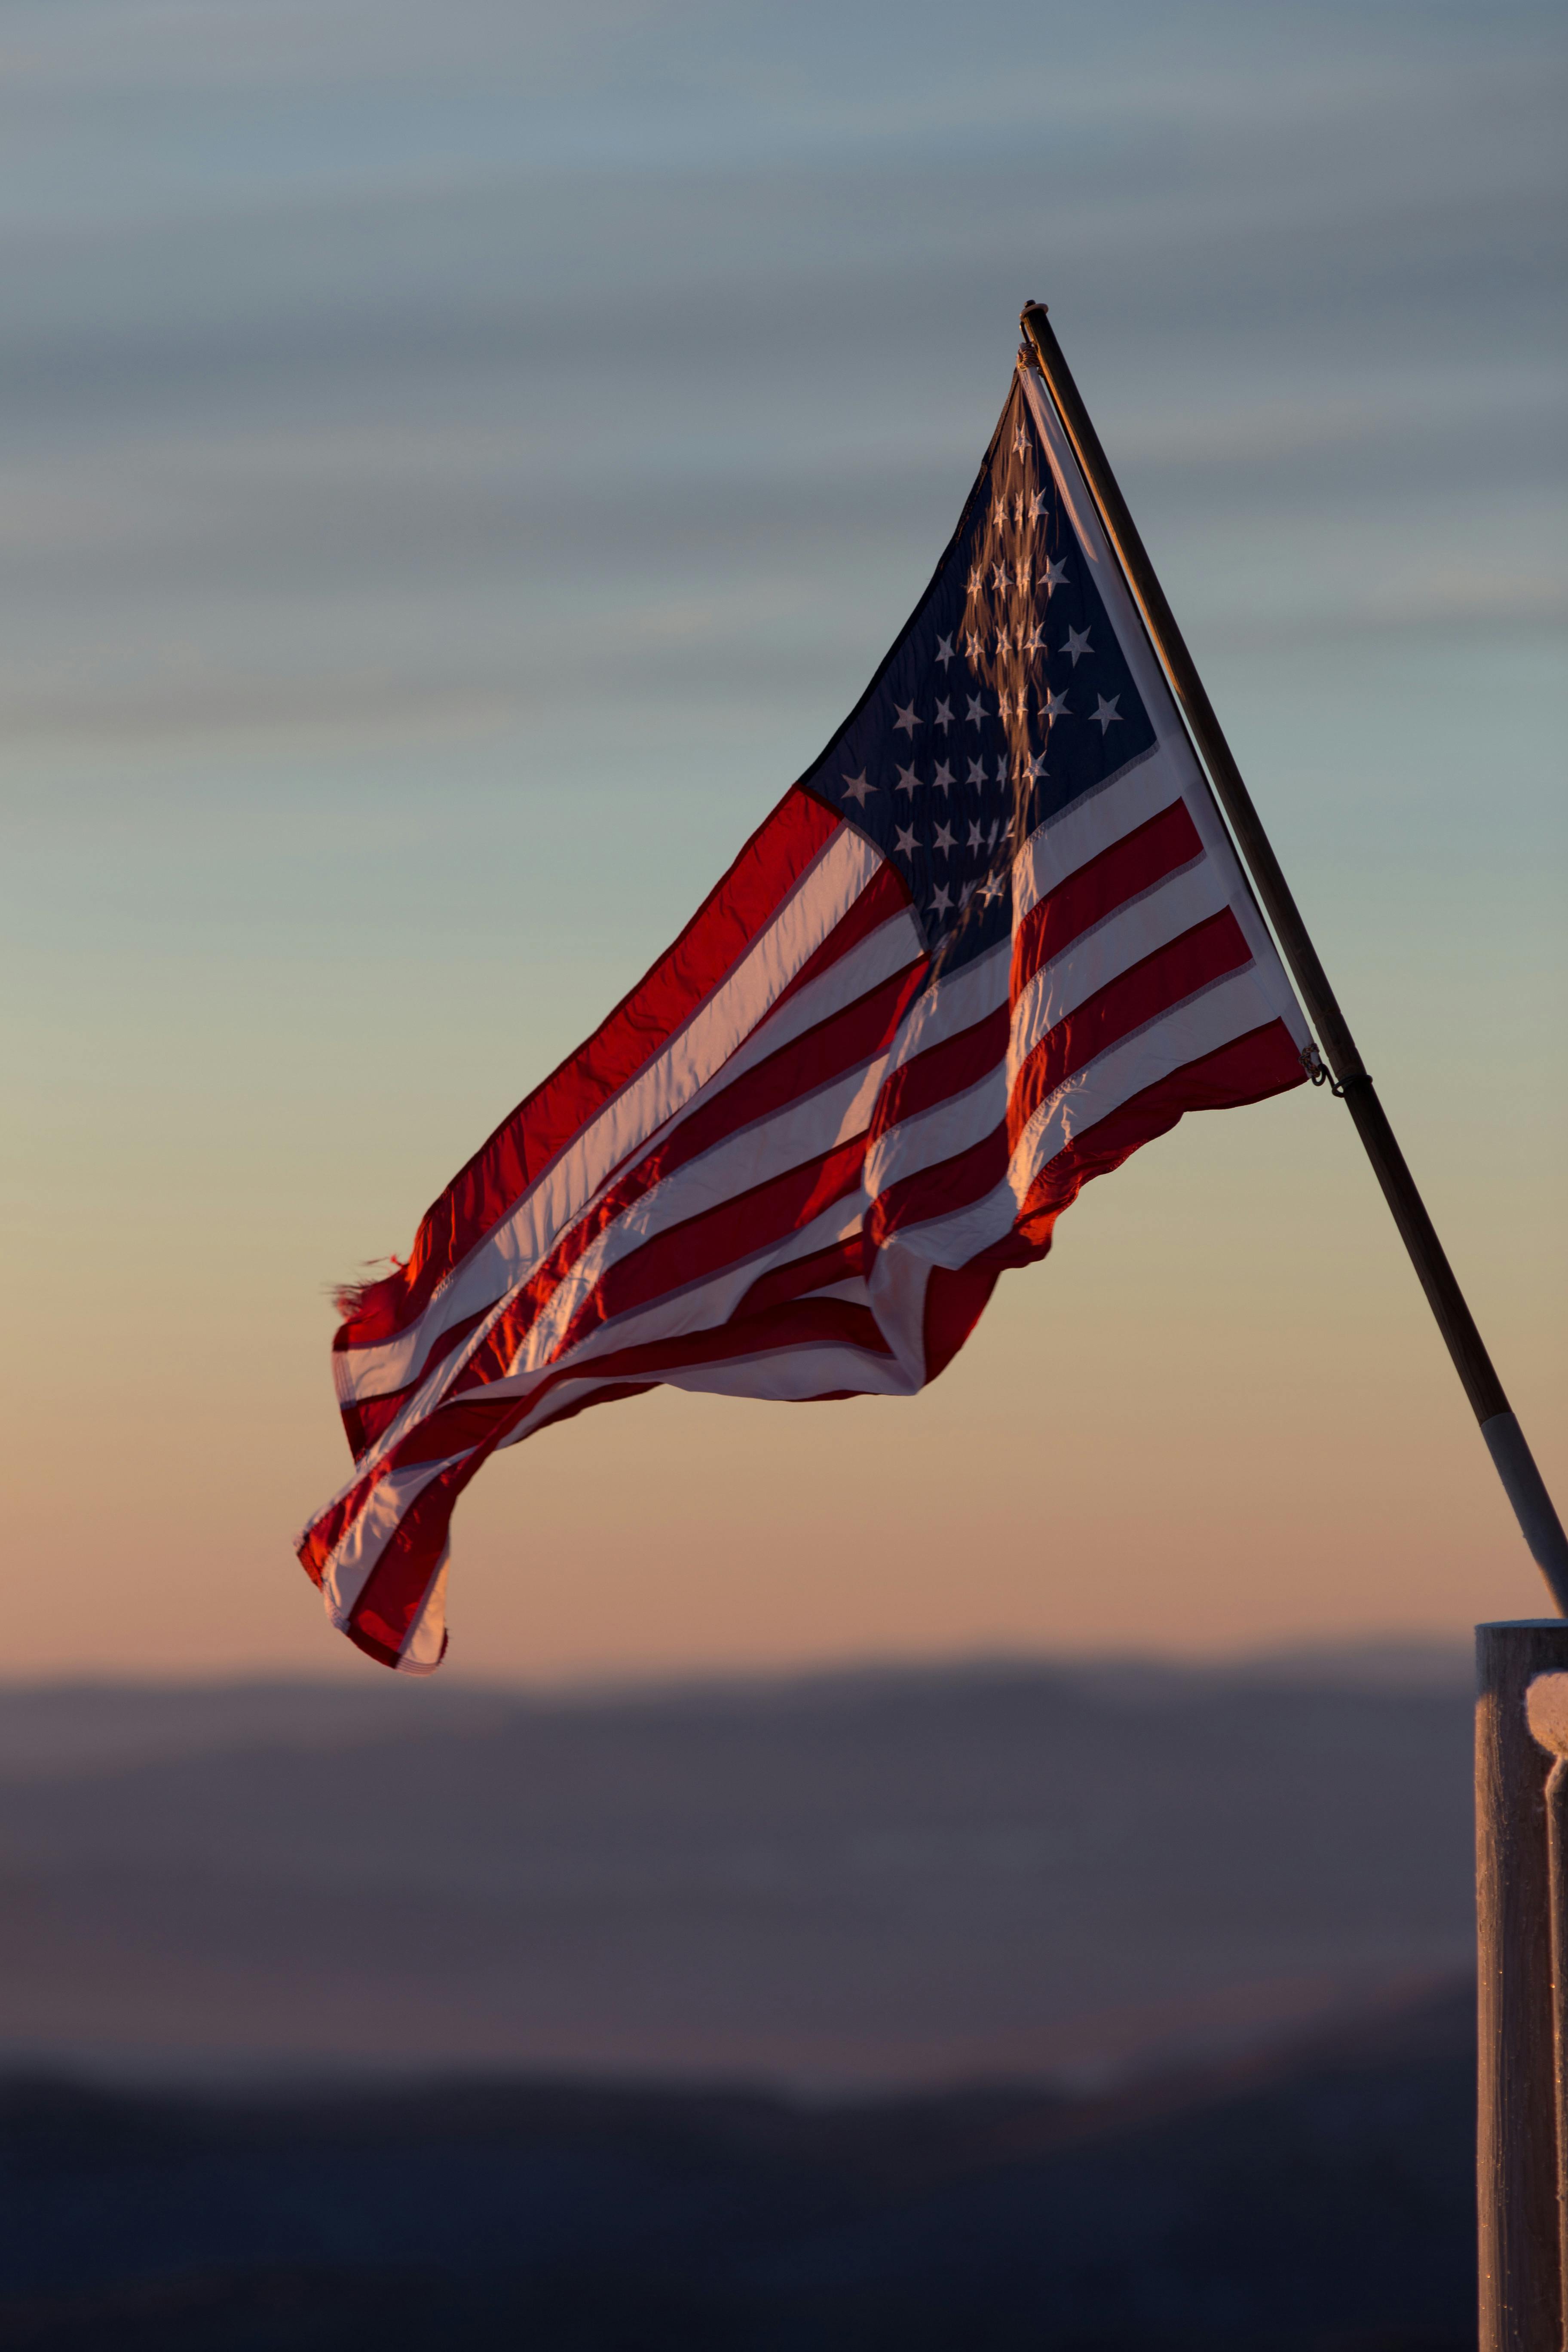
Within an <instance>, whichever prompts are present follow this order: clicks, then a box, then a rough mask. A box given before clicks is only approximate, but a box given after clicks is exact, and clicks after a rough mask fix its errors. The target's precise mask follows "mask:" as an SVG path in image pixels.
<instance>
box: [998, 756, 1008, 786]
mask: <svg viewBox="0 0 1568 2352" xmlns="http://www.w3.org/2000/svg"><path fill="white" fill-rule="evenodd" d="M996 781H997V782H998V783H999V784H1005V782H1006V781H1007V762H1006V761H1005V760H998V761H997V762H996Z"/></svg>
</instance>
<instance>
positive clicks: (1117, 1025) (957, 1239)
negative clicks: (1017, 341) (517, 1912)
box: [299, 360, 1308, 1673]
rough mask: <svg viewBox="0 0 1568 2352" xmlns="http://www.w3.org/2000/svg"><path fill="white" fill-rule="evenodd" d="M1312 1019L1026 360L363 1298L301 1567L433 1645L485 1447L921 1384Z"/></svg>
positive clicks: (429, 1649) (1296, 1081)
mask: <svg viewBox="0 0 1568 2352" xmlns="http://www.w3.org/2000/svg"><path fill="white" fill-rule="evenodd" d="M1307 1042H1308V1031H1307V1027H1306V1024H1305V1021H1304V1020H1303V1018H1302V1015H1301V1013H1300V1008H1299V1006H1298V1004H1297V1003H1296V999H1295V996H1294V993H1293V992H1292V990H1291V988H1290V984H1289V981H1288V980H1287V978H1286V976H1285V973H1284V971H1283V969H1282V967H1281V965H1280V963H1279V958H1278V956H1277V954H1276V953H1275V950H1274V948H1273V945H1272V943H1271V941H1270V940H1269V937H1268V931H1267V929H1266V928H1265V926H1264V923H1263V920H1262V918H1261V916H1260V915H1259V914H1258V909H1257V907H1256V905H1255V903H1254V901H1253V898H1252V896H1251V893H1250V890H1249V889H1248V887H1247V882H1246V879H1245V877H1244V876H1243V874H1242V872H1241V869H1240V867H1239V865H1238V864H1237V858H1236V856H1235V853H1234V851H1233V850H1232V848H1231V845H1230V841H1229V837H1228V835H1227V834H1226V830H1225V827H1224V824H1223V823H1222V821H1221V819H1220V816H1219V814H1218V812H1217V810H1216V808H1215V804H1214V802H1213V800H1212V797H1211V795H1210V793H1209V789H1208V786H1207V784H1206V782H1205V779H1204V777H1203V774H1202V772H1201V770H1200V768H1199V766H1198V763H1197V761H1196V759H1195V757H1194V753H1193V751H1192V749H1191V746H1190V744H1189V742H1188V740H1187V737H1186V734H1185V732H1184V729H1183V727H1182V724H1181V721H1180V719H1179V717H1178V715H1177V712H1176V709H1175V706H1174V704H1173V699H1172V698H1171V694H1170V691H1169V688H1168V687H1167V686H1166V683H1165V680H1164V678H1163V674H1162V672H1161V671H1160V669H1159V667H1158V664H1157V662H1156V661H1155V658H1154V656H1153V654H1152V651H1151V649H1150V647H1149V645H1148V641H1147V639H1146V637H1145V636H1144V634H1143V632H1142V626H1141V625H1140V623H1139V621H1138V618H1137V615H1136V613H1135V611H1134V609H1133V606H1132V604H1131V597H1130V595H1129V593H1128V591H1127V588H1126V584H1125V583H1124V581H1123V579H1122V577H1121V572H1120V570H1119V568H1118V567H1117V565H1116V562H1115V560H1114V557H1113V556H1112V554H1111V552H1110V549H1109V547H1108V546H1107V544H1106V542H1105V540H1104V537H1103V534H1102V532H1101V530H1100V524H1099V520H1098V517H1097V515H1096V513H1095V510H1094V508H1093V506H1092V502H1091V501H1090V499H1089V496H1088V493H1087V491H1086V489H1085V487H1084V484H1083V480H1082V478H1081V476H1080V475H1079V471H1078V468H1077V466H1076V463H1075V461H1074V459H1073V457H1072V453H1071V449H1070V446H1069V445H1068V442H1067V440H1066V437H1065V436H1064V435H1063V433H1062V430H1061V427H1060V425H1059V422H1058V419H1057V416H1056V414H1055V411H1054V409H1053V408H1052V405H1051V404H1050V400H1049V397H1048V395H1047V392H1046V390H1045V386H1044V384H1043V383H1042V381H1041V379H1040V377H1039V376H1038V375H1037V373H1035V372H1034V371H1033V369H1032V368H1030V367H1029V366H1027V365H1026V363H1025V362H1023V361H1022V360H1020V362H1019V365H1018V368H1017V371H1016V375H1015V378H1014V382H1013V385H1012V389H1011V391H1010V394H1009V396H1008V399H1007V403H1006V405H1005V408H1004V410H1003V413H1002V417H1001V421H1000V423H999V424H998V425H997V428H996V432H995V434H994V437H993V439H992V443H991V446H990V448H989V449H988V451H987V452H986V456H985V459H984V464H983V466H982V467H981V470H980V473H979V476H978V478H977V479H976V481H975V484H974V487H973V490H972V491H971V493H970V496H969V499H968V501H967V503H966V505H965V507H964V510H963V517H962V519H961V520H960V523H959V526H958V529H957V530H956V531H955V533H954V535H953V537H952V541H951V542H950V543H949V546H948V548H947V551H946V552H945V553H944V555H943V557H942V562H941V563H940V564H939V565H938V567H937V571H936V573H935V575H934V577H933V579H932V581H931V585H930V587H929V588H928V589H927V591H926V593H925V594H924V595H923V597H922V598H921V602H920V604H918V606H917V607H916V609H915V612H914V614H913V615H912V616H911V618H910V621H909V622H908V623H907V625H905V627H904V629H903V630H902V631H901V633H900V635H899V637H898V638H897V640H896V642H895V643H894V645H893V647H892V649H891V651H890V652H889V655H888V656H887V658H886V660H885V661H884V662H883V663H882V666H881V667H880V668H879V671H878V672H877V675H876V677H874V678H873V680H872V682H871V684H870V686H869V687H868V688H867V690H866V693H865V694H864V695H863V697H862V698H861V700H860V702H859V703H858V706H857V708H856V709H855V710H854V712H853V713H852V714H851V716H850V718H849V719H848V720H847V722H846V724H845V725H844V726H843V727H842V728H841V729H840V730H838V732H837V734H836V735H835V737H834V738H833V740H832V742H831V743H830V744H829V745H828V747H827V749H826V751H825V752H824V753H823V754H822V756H821V758H820V759H819V760H817V761H816V763H815V764H814V766H813V767H812V768H811V769H810V770H808V772H806V774H805V776H803V777H802V778H801V780H800V782H798V783H796V784H795V785H794V786H793V787H792V788H791V790H790V791H789V792H788V793H786V794H785V795H784V800H783V801H782V802H781V803H779V805H778V807H777V808H775V809H774V810H773V814H771V815H770V816H768V817H767V818H766V819H765V820H764V822H763V824H762V825H761V826H760V827H759V829H758V830H757V832H756V833H755V834H754V835H752V839H751V840H750V841H749V842H748V843H747V844H746V845H745V847H744V848H743V849H742V852H741V854H740V856H738V857H737V858H736V860H735V862H734V864H733V865H732V866H731V868H730V871H729V872H728V873H727V874H726V875H725V876H724V877H723V879H722V880H721V882H720V884H719V885H718V887H717V888H716V889H715V890H714V891H713V892H712V893H711V895H710V897H709V898H708V899H707V900H706V901H705V903H704V904H703V906H702V907H701V908H700V909H699V911H698V913H697V914H696V915H695V916H694V917H693V918H692V919H691V921H690V922H689V924H688V925H687V928H686V929H685V930H684V931H683V932H682V933H681V935H680V937H679V939H678V940H676V942H675V944H674V946H673V947H672V948H670V950H668V953H667V954H666V955H664V956H663V957H661V958H660V960H659V961H658V963H657V964H656V965H655V966H654V968H653V970H652V971H650V972H649V973H648V974H647V977H646V978H645V979H644V980H643V981H641V982H639V983H638V985H637V987H636V988H635V989H633V990H632V992H631V993H630V994H629V995H628V996H627V997H626V999H625V1000H624V1002H623V1003H620V1004H619V1005H617V1007H616V1010H615V1011H614V1012H613V1013H611V1014H610V1016H609V1018H608V1019H607V1020H606V1021H605V1023H604V1024H603V1025H602V1026H601V1027H600V1028H599V1029H598V1030H596V1031H595V1034H594V1035H593V1036H592V1037H591V1038H589V1040H588V1041H587V1043H586V1044H585V1045H583V1046H582V1047H581V1048H580V1049H579V1050H578V1052H577V1053H575V1054H574V1055H572V1056H571V1057H570V1059H569V1060H568V1061H566V1062H564V1063H563V1065H562V1066H561V1067H560V1068H559V1069H558V1070H557V1071H555V1073H554V1074H553V1076H551V1077H549V1078H547V1079H546V1080H545V1082H544V1083H543V1085H542V1086H541V1087H538V1088H537V1089H536V1090H535V1092H534V1093H533V1094H531V1095H530V1096H529V1097H528V1098H527V1100H526V1101H524V1102H523V1103H522V1104H521V1106H520V1107H519V1108H518V1109H517V1110H515V1111H514V1112H513V1113H512V1115H511V1116H510V1118H508V1119H507V1120H506V1121H505V1123H504V1124H503V1125H502V1126H501V1127H500V1128H499V1129H497V1130H496V1132H495V1134H494V1135H492V1136H491V1137H490V1139H489V1141H488V1142H487V1143H486V1144H485V1145H484V1147H483V1148H482V1150H480V1151H479V1152H478V1153H477V1154H476V1156H475V1157H474V1159H472V1160H470V1161H469V1162H468V1166H467V1167H466V1168H464V1169H463V1170H462V1171H461V1172H460V1173H459V1174H458V1176H457V1177H455V1178H454V1180H453V1181H452V1182H451V1184H449V1185H448V1186H447V1190H446V1192H444V1193H443V1194H442V1196H441V1198H440V1199H439V1200H438V1201H437V1202H436V1203H435V1205H434V1206H433V1207H432V1208H431V1209H430V1210H429V1211H428V1213H426V1217H425V1219H424V1221H423V1223H421V1225H420V1227H419V1231H418V1234H417V1235H416V1240H415V1244H414V1247H413V1249H412V1251H411V1253H410V1255H409V1257H408V1260H407V1262H406V1264H405V1265H399V1266H397V1267H396V1268H395V1271H394V1272H393V1273H392V1274H390V1275H388V1276H385V1277H384V1279H382V1280H380V1281H377V1282H374V1283H370V1284H367V1285H364V1286H361V1287H359V1288H358V1289H356V1290H353V1291H352V1292H348V1293H345V1294H344V1296H343V1298H342V1302H341V1303H342V1308H343V1320H342V1325H341V1327H340V1328H339V1330H338V1333H337V1336H336V1340H335V1344H334V1352H333V1367H334V1372H335V1377H336V1384H337V1391H338V1398H339V1402H340V1406H341V1409H342V1418H343V1425H344V1428H345V1430H346V1432H347V1434H348V1439H349V1444H350V1446H351V1448H352V1450H353V1456H354V1469H353V1475H352V1476H351V1477H350V1479H349V1480H348V1482H347V1483H346V1484H345V1486H343V1487H342V1489H341V1491H340V1492H339V1494H338V1495H337V1496H335V1497H334V1498H333V1500H332V1501H331V1503H329V1504H328V1506H327V1507H326V1508H325V1509H324V1510H322V1511H321V1513H320V1514H319V1515H318V1516H317V1517H315V1518H314V1519H313V1520H312V1521H311V1522H310V1526H309V1527H308V1528H307V1529H306V1530H305V1532H304V1534H303V1536H302V1537H301V1538H300V1547H299V1549H300V1559H302V1561H303V1562H304V1565H305V1567H306V1569H307V1570H309V1572H310V1575H311V1576H312V1577H313V1578H314V1579H315V1580H316V1582H317V1583H318V1584H319V1585H320V1586H321V1591H322V1594H323V1597H324V1599H325V1601H326V1604H327V1608H328V1611H329V1612H330V1614H331V1619H332V1622H334V1623H335V1624H336V1625H338V1626H339V1627H340V1628H341V1629H342V1631H343V1632H344V1633H347V1634H348V1635H349V1636H350V1638H351V1639H352V1640H353V1641H354V1642H356V1643H358V1644H359V1646H360V1647H361V1648H362V1649H363V1650H365V1651H367V1652H368V1653H369V1654H371V1655H372V1656H373V1657H375V1658H379V1659H380V1660H382V1661H383V1662H384V1664H387V1665H391V1666H395V1667H398V1668H401V1669H403V1670H405V1671H411V1672H416V1673H422V1672H428V1671H430V1669H431V1668H432V1667H434V1666H435V1665H436V1664H437V1663H438V1662H439V1660H440V1658H441V1656H442V1654H444V1651H445V1647H446V1621H445V1592H446V1575H447V1538H448V1529H449V1526H450V1521H451V1517H452V1511H453V1508H454V1506H455V1505H456V1503H457V1500H458V1496H459V1495H460V1494H461V1492H462V1490H463V1488H464V1487H465V1486H467V1485H468V1481H469V1479H470V1478H472V1477H473V1476H474V1475H475V1473H476V1472H477V1471H478V1470H479V1468H480V1466H481V1465H482V1464H483V1463H484V1462H485V1460H486V1459H487V1458H488V1456H489V1454H492V1453H494V1452H495V1451H496V1450H497V1449H498V1448H499V1447H500V1446H503V1445H514V1444H518V1443H519V1442H520V1440H521V1439H522V1438H525V1437H529V1436H531V1435H532V1434H533V1433H535V1432H536V1431H538V1430H540V1429H542V1428H544V1427H545V1426H546V1425H547V1424H548V1423H552V1422H555V1421H563V1420H565V1419H568V1418H569V1417H570V1416H571V1415H573V1414H574V1413H577V1412H582V1411H583V1410H584V1408H585V1407H587V1406H589V1405H595V1404H604V1403H607V1402H611V1401H612V1400H614V1399H616V1398H617V1397H624V1396H630V1395H636V1394H638V1393H640V1392H641V1391H644V1390H646V1389H647V1388H649V1387H652V1386H655V1385H658V1384H659V1383H663V1384H665V1385H667V1386H672V1387H676V1388H685V1389H692V1390H703V1391H719V1392H722V1393H724V1394H726V1395H731V1396H749V1397H773V1398H779V1399H783V1400H786V1401H789V1402H806V1401H811V1400H826V1399H838V1398H846V1397H851V1396H861V1395H879V1396H889V1395H904V1396H907V1395H911V1394H913V1393H914V1391H916V1390H918V1389H920V1388H921V1387H922V1386H924V1384H925V1383H926V1382H927V1381H931V1380H934V1379H935V1378H936V1376H937V1374H938V1373H939V1372H941V1371H942V1370H943V1368H944V1367H945V1366H946V1365H947V1364H948V1363H949V1362H950V1361H951V1360H952V1357H953V1355H954V1354H955V1353H956V1352H957V1350H958V1349H959V1348H961V1347H962V1346H963V1341H964V1340H965V1339H966V1338H967V1337H968V1335H969V1333H970V1331H971V1330H972V1329H973V1327H974V1324H975V1322H976V1321H977V1319H978V1318H979V1316H980V1315H981V1313H982V1311H983V1310H984V1306H985V1304H986V1301H987V1299H988V1298H989V1297H990V1295H991V1292H992V1289H993V1288H994V1285H995V1282H996V1280H997V1277H998V1276H999V1275H1000V1274H1001V1273H1002V1272H1003V1271H1004V1269H1005V1268H1007V1267H1009V1266H1017V1265H1026V1264H1028V1263H1029V1262H1030V1261H1032V1260H1034V1259H1037V1258H1039V1257H1043V1256H1044V1255H1045V1254H1046V1252H1047V1249H1048V1248H1049V1246H1050V1241H1051V1234H1052V1229H1053V1226H1054V1224H1055V1222H1056V1220H1057V1218H1058V1216H1059V1215H1060V1214H1061V1213H1062V1211H1063V1210H1064V1209H1065V1208H1067V1207H1068V1204H1069V1203H1070V1202H1072V1200H1073V1199H1074V1198H1075V1197H1076V1195H1077V1193H1078V1192H1079V1189H1080V1188H1081V1186H1082V1185H1083V1184H1084V1183H1085V1182H1087V1181H1089V1178H1091V1177H1093V1176H1098V1175H1102V1174H1104V1173H1105V1172H1106V1171H1109V1170H1110V1169H1113V1168H1115V1167H1117V1166H1119V1165H1120V1163H1121V1161H1122V1160H1125V1159H1126V1158H1127V1156H1128V1155H1129V1153H1130V1152H1132V1151H1134V1150H1137V1148H1138V1147H1139V1145H1140V1144H1142V1143H1146V1142H1148V1141H1149V1140H1150V1139H1151V1138H1152V1137H1154V1136H1157V1135H1160V1134H1163V1132H1164V1131H1165V1130H1166V1129H1169V1128H1171V1127H1173V1125H1174V1124H1175V1122H1176V1120H1177V1119H1179V1118H1181V1117H1182V1115H1183V1114H1184V1112H1186V1111H1189V1110H1205V1109H1217V1108H1226V1107H1227V1106H1230V1105H1234V1104H1240V1103H1245V1102H1252V1101H1256V1100H1258V1099H1260V1098H1262V1097H1265V1096H1268V1095H1273V1094H1277V1093H1280V1092H1282V1091H1284V1090H1285V1089H1286V1088H1287V1087H1292V1086H1298V1085H1300V1084H1301V1083H1302V1080H1303V1076H1304V1072H1303V1068H1302V1064H1301V1058H1300V1057H1301V1052H1302V1048H1303V1047H1304V1046H1305V1045H1306V1044H1307Z"/></svg>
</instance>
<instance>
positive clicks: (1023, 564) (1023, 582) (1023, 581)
mask: <svg viewBox="0 0 1568 2352" xmlns="http://www.w3.org/2000/svg"><path fill="white" fill-rule="evenodd" d="M1013 577H1014V579H1015V581H1016V583H1017V588H1018V593H1019V594H1020V595H1024V594H1026V593H1027V590H1028V586H1029V559H1028V557H1027V556H1026V555H1021V556H1020V557H1019V558H1018V564H1017V569H1016V572H1014V574H1013Z"/></svg>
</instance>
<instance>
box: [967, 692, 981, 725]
mask: <svg viewBox="0 0 1568 2352" xmlns="http://www.w3.org/2000/svg"><path fill="white" fill-rule="evenodd" d="M969 723H970V725H971V726H972V727H984V724H985V705H984V702H983V701H982V700H981V698H980V697H979V695H977V694H972V695H971V696H970V698H969Z"/></svg>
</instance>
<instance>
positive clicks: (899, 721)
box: [893, 702, 925, 737]
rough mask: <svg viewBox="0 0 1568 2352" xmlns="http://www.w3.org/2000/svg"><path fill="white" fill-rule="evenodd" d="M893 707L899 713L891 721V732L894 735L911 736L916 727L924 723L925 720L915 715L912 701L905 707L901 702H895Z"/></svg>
mask: <svg viewBox="0 0 1568 2352" xmlns="http://www.w3.org/2000/svg"><path fill="white" fill-rule="evenodd" d="M893 708H894V709H895V710H896V711H897V712H898V714H899V715H898V717H897V718H896V719H894V721H893V732H894V734H895V735H908V736H910V737H912V736H913V734H914V731H915V729H916V728H917V727H923V726H924V725H925V720H924V719H917V718H916V717H915V706H914V704H913V703H912V702H911V703H910V704H909V705H908V706H907V707H906V705H904V704H903V703H901V702H895V703H894V705H893Z"/></svg>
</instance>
